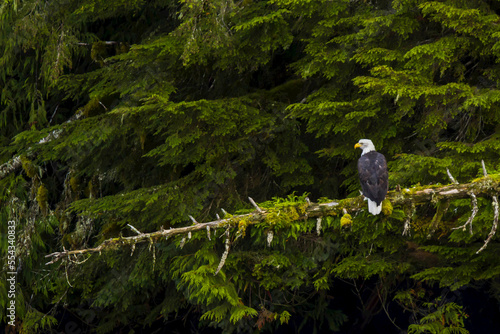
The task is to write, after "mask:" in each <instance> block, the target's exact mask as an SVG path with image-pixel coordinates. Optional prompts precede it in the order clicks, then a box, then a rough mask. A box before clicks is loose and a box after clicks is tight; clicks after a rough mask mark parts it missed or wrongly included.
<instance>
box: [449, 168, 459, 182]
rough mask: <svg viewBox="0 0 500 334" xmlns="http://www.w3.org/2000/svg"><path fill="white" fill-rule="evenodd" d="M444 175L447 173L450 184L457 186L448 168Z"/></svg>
mask: <svg viewBox="0 0 500 334" xmlns="http://www.w3.org/2000/svg"><path fill="white" fill-rule="evenodd" d="M446 173H448V177H449V178H450V180H451V183H454V184H458V182H457V180H455V178H454V177H453V175H451V173H450V170H449V169H448V168H446Z"/></svg>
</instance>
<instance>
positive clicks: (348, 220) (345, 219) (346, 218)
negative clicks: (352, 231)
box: [340, 213, 352, 227]
mask: <svg viewBox="0 0 500 334" xmlns="http://www.w3.org/2000/svg"><path fill="white" fill-rule="evenodd" d="M351 224H352V216H351V215H350V214H348V213H346V214H344V215H343V216H342V217H341V218H340V226H341V227H344V226H348V225H351Z"/></svg>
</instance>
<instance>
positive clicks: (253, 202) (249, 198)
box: [248, 197, 263, 213]
mask: <svg viewBox="0 0 500 334" xmlns="http://www.w3.org/2000/svg"><path fill="white" fill-rule="evenodd" d="M248 200H249V201H250V203H252V205H253V206H254V207H255V209H256V210H257V211H258V212H260V213H262V212H263V211H262V209H261V208H259V206H258V205H257V203H255V201H254V200H253V198H252V197H248Z"/></svg>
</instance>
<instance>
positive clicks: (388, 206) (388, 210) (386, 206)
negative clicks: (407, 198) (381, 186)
mask: <svg viewBox="0 0 500 334" xmlns="http://www.w3.org/2000/svg"><path fill="white" fill-rule="evenodd" d="M393 210H394V208H393V207H392V203H391V201H390V200H389V199H387V198H386V199H384V201H383V202H382V213H383V214H384V215H385V216H390V215H392V211H393Z"/></svg>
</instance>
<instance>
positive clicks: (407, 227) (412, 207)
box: [402, 202, 415, 236]
mask: <svg viewBox="0 0 500 334" xmlns="http://www.w3.org/2000/svg"><path fill="white" fill-rule="evenodd" d="M414 212H415V204H414V203H413V202H411V205H410V208H409V209H408V213H407V215H406V219H405V225H404V227H403V233H402V235H403V236H411V217H412V216H413V214H414Z"/></svg>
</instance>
